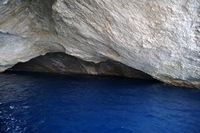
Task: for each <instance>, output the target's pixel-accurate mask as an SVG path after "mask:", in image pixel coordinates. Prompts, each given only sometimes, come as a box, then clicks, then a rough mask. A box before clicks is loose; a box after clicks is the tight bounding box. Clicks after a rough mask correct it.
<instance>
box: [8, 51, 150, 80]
mask: <svg viewBox="0 0 200 133" xmlns="http://www.w3.org/2000/svg"><path fill="white" fill-rule="evenodd" d="M7 71H15V72H16V71H18V72H20V71H21V72H45V73H58V74H90V75H109V76H120V77H129V78H136V79H152V77H151V76H149V75H148V74H146V73H144V72H141V71H139V70H136V69H133V68H131V67H128V66H126V65H124V64H122V63H119V62H116V61H111V60H107V61H105V62H101V63H97V64H96V63H93V62H86V61H83V60H81V59H79V58H76V57H73V56H70V55H67V54H64V53H48V54H46V55H44V56H39V57H36V58H34V59H32V60H30V61H28V62H25V63H18V64H16V65H15V66H14V67H12V68H11V69H9V70H7Z"/></svg>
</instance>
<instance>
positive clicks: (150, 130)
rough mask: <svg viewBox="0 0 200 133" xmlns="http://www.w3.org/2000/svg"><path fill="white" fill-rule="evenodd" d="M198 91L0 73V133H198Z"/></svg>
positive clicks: (139, 83) (91, 78)
mask: <svg viewBox="0 0 200 133" xmlns="http://www.w3.org/2000/svg"><path fill="white" fill-rule="evenodd" d="M199 132H200V90H197V89H187V88H177V87H172V86H168V85H164V84H162V83H160V82H156V81H142V80H129V79H122V78H113V77H94V76H78V75H77V76H61V75H47V74H19V73H18V74H12V73H11V74H1V75H0V133H199Z"/></svg>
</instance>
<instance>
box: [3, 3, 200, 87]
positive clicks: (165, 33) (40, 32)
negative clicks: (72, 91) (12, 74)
mask: <svg viewBox="0 0 200 133" xmlns="http://www.w3.org/2000/svg"><path fill="white" fill-rule="evenodd" d="M199 10H200V1H199V0H170V1H166V0H159V1H155V0H123V1H122V0H1V1H0V70H1V71H4V70H6V69H8V68H11V67H12V66H13V65H15V64H17V63H18V62H26V61H28V60H30V59H32V58H35V57H37V56H40V55H44V54H46V53H51V52H63V53H66V54H68V55H72V56H75V57H78V58H80V59H82V60H85V61H89V62H94V63H100V62H104V61H106V60H111V61H116V62H120V63H122V64H124V65H126V66H129V67H132V68H134V69H137V70H140V71H143V72H144V73H147V74H149V75H151V76H152V77H154V78H156V79H159V80H161V81H164V82H166V83H171V84H174V85H180V86H190V87H197V88H200V39H199V37H200V16H199Z"/></svg>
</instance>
